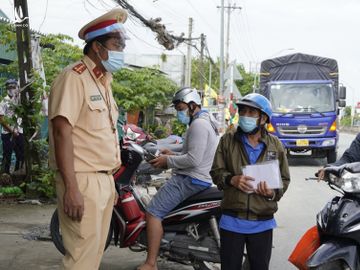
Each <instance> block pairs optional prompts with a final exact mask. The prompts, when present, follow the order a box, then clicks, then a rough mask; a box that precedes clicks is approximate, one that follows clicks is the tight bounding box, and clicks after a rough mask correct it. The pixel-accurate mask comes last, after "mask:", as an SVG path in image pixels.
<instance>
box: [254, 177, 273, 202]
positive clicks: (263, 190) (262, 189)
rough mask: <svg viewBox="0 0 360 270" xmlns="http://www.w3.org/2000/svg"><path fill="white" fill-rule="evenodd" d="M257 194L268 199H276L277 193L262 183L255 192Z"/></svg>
mask: <svg viewBox="0 0 360 270" xmlns="http://www.w3.org/2000/svg"><path fill="white" fill-rule="evenodd" d="M255 192H256V194H259V195H262V196H264V197H267V198H272V197H274V194H275V191H274V190H273V189H270V188H269V187H268V185H267V183H266V182H265V181H260V183H259V184H258V185H257V189H256V190H255Z"/></svg>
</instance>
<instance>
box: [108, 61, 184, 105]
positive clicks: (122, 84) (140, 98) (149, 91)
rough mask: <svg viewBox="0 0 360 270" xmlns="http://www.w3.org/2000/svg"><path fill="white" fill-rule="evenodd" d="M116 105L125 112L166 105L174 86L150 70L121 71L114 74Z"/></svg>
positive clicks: (171, 82) (153, 70) (165, 78)
mask: <svg viewBox="0 0 360 270" xmlns="http://www.w3.org/2000/svg"><path fill="white" fill-rule="evenodd" d="M112 87H113V91H114V97H115V100H116V103H117V104H118V105H119V106H121V107H123V108H124V109H125V110H126V111H136V110H141V109H144V108H147V107H155V106H156V105H158V104H162V105H168V104H169V100H170V98H171V96H172V95H173V93H174V91H175V90H176V88H177V86H176V84H175V83H174V82H173V81H171V80H170V79H169V78H167V77H165V75H163V74H161V73H160V71H158V70H156V69H151V68H142V69H139V70H129V69H123V70H120V71H119V72H117V73H115V74H114V82H113V85H112Z"/></svg>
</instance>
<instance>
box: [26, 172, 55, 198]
mask: <svg viewBox="0 0 360 270" xmlns="http://www.w3.org/2000/svg"><path fill="white" fill-rule="evenodd" d="M33 175H34V176H35V177H32V180H31V182H28V183H23V184H22V187H26V189H27V190H30V191H33V192H35V193H36V194H38V195H39V196H40V197H45V198H54V197H55V194H56V193H55V183H54V179H55V172H54V171H52V170H50V169H47V170H44V169H43V168H41V167H39V166H38V165H35V166H34V167H33Z"/></svg>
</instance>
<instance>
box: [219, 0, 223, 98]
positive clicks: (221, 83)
mask: <svg viewBox="0 0 360 270" xmlns="http://www.w3.org/2000/svg"><path fill="white" fill-rule="evenodd" d="M220 9H221V11H220V14H221V15H220V89H219V90H220V94H221V95H222V96H223V95H224V0H221V7H220Z"/></svg>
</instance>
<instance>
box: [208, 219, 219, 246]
mask: <svg viewBox="0 0 360 270" xmlns="http://www.w3.org/2000/svg"><path fill="white" fill-rule="evenodd" d="M209 223H210V228H211V230H212V232H213V234H214V238H215V240H216V243H217V244H218V247H219V248H220V232H219V226H218V223H217V220H216V218H215V217H214V216H211V218H210V220H209Z"/></svg>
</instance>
